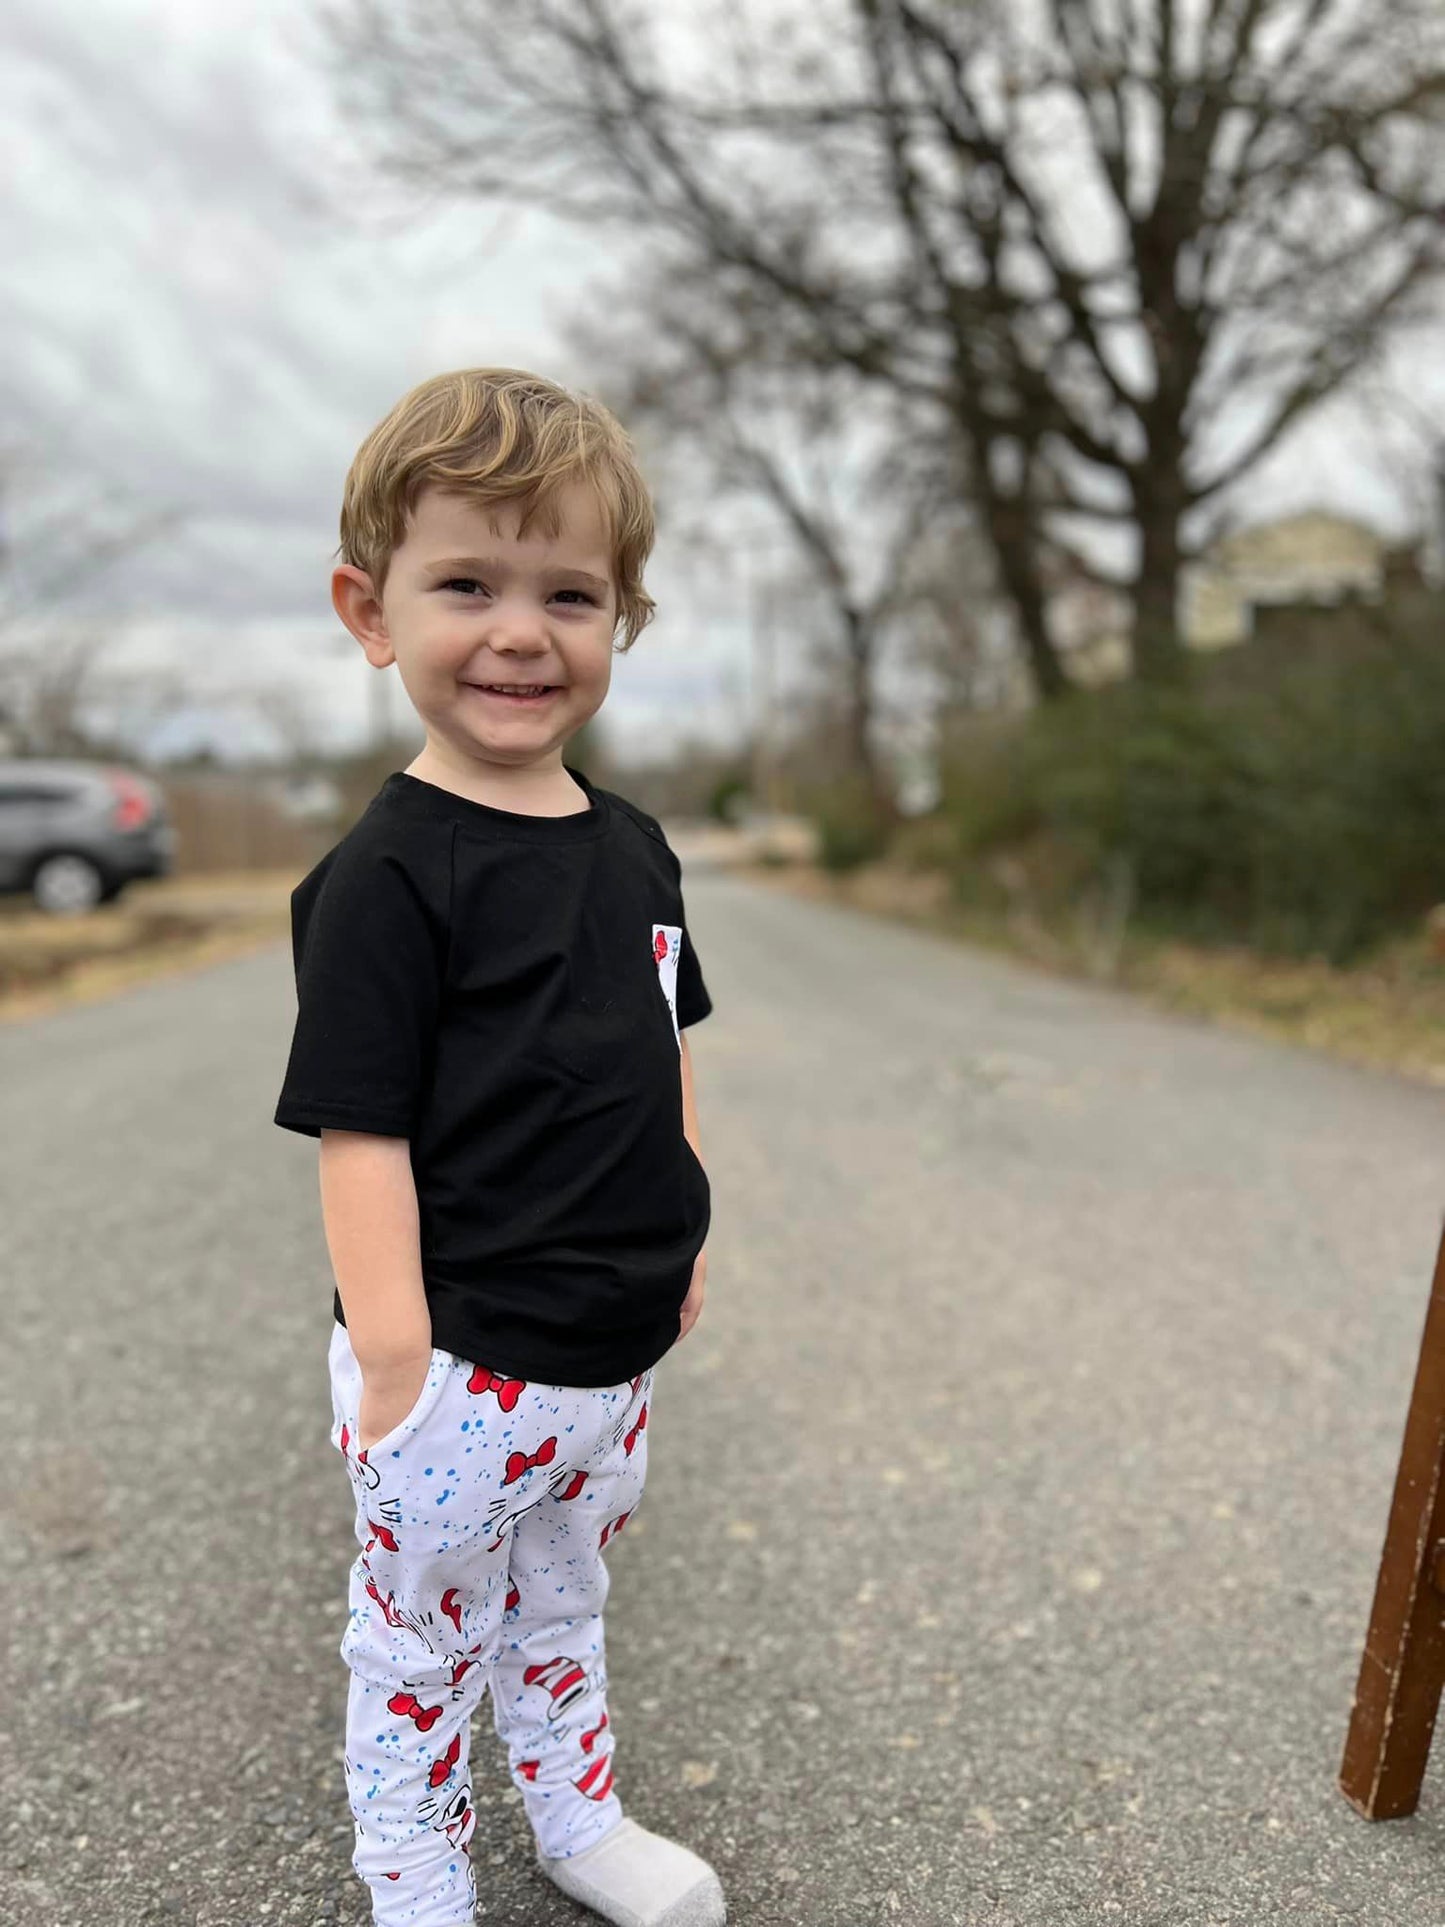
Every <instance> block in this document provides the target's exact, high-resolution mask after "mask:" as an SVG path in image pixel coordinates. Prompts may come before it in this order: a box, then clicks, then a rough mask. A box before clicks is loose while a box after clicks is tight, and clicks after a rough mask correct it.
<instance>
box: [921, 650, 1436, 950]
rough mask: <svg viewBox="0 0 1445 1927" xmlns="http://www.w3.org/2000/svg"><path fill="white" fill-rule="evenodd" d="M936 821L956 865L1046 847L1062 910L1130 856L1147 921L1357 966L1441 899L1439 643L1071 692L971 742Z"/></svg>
mask: <svg viewBox="0 0 1445 1927" xmlns="http://www.w3.org/2000/svg"><path fill="white" fill-rule="evenodd" d="M941 809H942V811H943V813H944V814H945V815H946V816H947V817H948V819H949V821H950V823H951V824H952V826H953V829H954V831H955V833H956V837H957V847H958V850H959V857H958V859H957V860H958V861H959V862H960V863H963V864H975V865H976V864H977V863H978V862H979V861H980V859H982V858H984V857H986V856H988V855H989V854H990V853H995V852H998V851H1000V850H1006V849H1010V848H1019V847H1024V848H1031V849H1032V850H1033V851H1034V852H1035V854H1036V858H1037V853H1038V852H1039V851H1040V850H1043V849H1047V850H1048V851H1050V852H1051V856H1050V858H1049V860H1048V861H1047V862H1042V863H1040V862H1039V861H1037V860H1036V861H1035V862H1034V863H1033V864H1032V865H1031V874H1036V873H1037V872H1038V871H1039V870H1040V869H1042V870H1043V871H1044V872H1052V873H1053V874H1054V875H1055V876H1058V875H1063V876H1064V877H1065V878H1066V879H1067V881H1066V882H1065V883H1064V884H1063V885H1062V886H1054V888H1055V893H1056V894H1057V891H1058V890H1059V889H1062V891H1063V893H1064V894H1065V895H1070V896H1071V895H1074V894H1076V893H1077V891H1078V890H1079V889H1080V888H1081V887H1083V886H1084V885H1087V884H1090V883H1095V884H1096V883H1097V881H1098V879H1099V878H1100V877H1101V876H1102V874H1103V873H1104V871H1105V870H1106V869H1107V868H1108V867H1110V866H1111V865H1113V866H1115V867H1117V866H1118V865H1119V864H1120V863H1121V862H1122V863H1124V864H1126V865H1127V866H1128V869H1129V871H1130V873H1131V875H1132V878H1133V888H1134V903H1135V908H1136V913H1137V914H1138V915H1139V916H1140V917H1141V918H1142V919H1144V920H1145V921H1146V922H1148V923H1150V924H1154V925H1157V926H1158V927H1161V928H1164V929H1168V930H1171V931H1174V932H1176V933H1178V934H1181V935H1187V936H1190V937H1192V938H1195V939H1200V940H1205V941H1208V940H1212V939H1220V940H1229V941H1242V942H1247V943H1249V944H1251V945H1253V946H1254V947H1255V948H1257V949H1260V950H1263V951H1274V952H1278V953H1286V954H1297V955H1299V954H1312V953H1319V954H1323V955H1324V956H1326V957H1328V958H1330V959H1331V960H1332V961H1335V962H1346V961H1348V960H1349V959H1351V958H1352V957H1355V956H1357V955H1359V954H1360V953H1361V952H1362V951H1364V950H1365V949H1367V948H1368V947H1369V946H1370V945H1372V944H1373V943H1375V942H1377V941H1379V940H1380V939H1382V938H1384V937H1387V936H1389V935H1392V934H1393V933H1394V932H1396V931H1397V930H1400V929H1402V928H1405V927H1407V926H1409V925H1410V924H1412V923H1414V922H1415V921H1416V920H1417V919H1418V918H1419V917H1420V916H1421V915H1422V914H1423V913H1424V912H1425V911H1426V910H1428V909H1429V908H1430V907H1431V906H1432V905H1433V904H1436V903H1439V902H1442V901H1445V834H1442V832H1445V638H1437V637H1436V636H1434V635H1433V634H1425V633H1421V634H1419V635H1417V636H1414V637H1411V638H1401V639H1397V640H1396V642H1395V643H1394V644H1393V645H1392V646H1391V647H1390V648H1388V649H1382V650H1380V651H1379V652H1378V653H1377V654H1375V655H1374V656H1373V657H1372V658H1370V659H1364V658H1360V659H1356V660H1352V661H1347V662H1344V663H1339V662H1335V663H1330V664H1327V665H1322V664H1311V665H1295V666H1294V667H1293V668H1292V669H1291V670H1288V671H1281V672H1280V673H1279V674H1278V675H1277V676H1275V677H1274V678H1273V681H1272V683H1270V684H1268V685H1264V684H1261V683H1260V682H1259V681H1258V680H1256V681H1255V682H1254V683H1253V684H1251V685H1249V686H1230V685H1227V684H1223V683H1221V684H1219V685H1217V686H1215V685H1210V686H1208V687H1206V688H1203V689H1198V690H1154V689H1148V688H1144V687H1140V686H1135V685H1117V686H1115V687H1112V688H1109V689H1106V690H1099V691H1082V690H1080V691H1074V692H1072V693H1071V694H1070V695H1069V696H1068V697H1067V698H1066V699H1065V700H1064V701H1063V702H1060V703H1057V704H1051V705H1048V706H1045V707H1043V708H1040V709H1038V710H1036V711H1034V712H1032V713H1031V714H1030V715H1028V716H1027V717H1024V718H1022V719H1015V720H1012V721H1010V722H1008V723H1004V724H1001V725H999V726H998V727H997V728H996V729H995V730H994V731H993V732H992V733H991V734H990V735H989V736H987V737H981V736H979V735H977V734H975V736H974V739H973V740H972V741H971V742H969V743H967V744H966V745H963V746H960V747H959V749H958V750H957V751H956V752H955V754H954V755H953V757H952V758H951V760H950V761H949V763H948V764H947V766H946V768H945V772H944V800H943V803H942V805H941ZM1050 887H1051V886H1050V885H1049V884H1048V882H1047V881H1046V882H1044V883H1043V884H1041V886H1040V891H1041V896H1042V898H1044V899H1047V898H1048V897H1049V895H1050Z"/></svg>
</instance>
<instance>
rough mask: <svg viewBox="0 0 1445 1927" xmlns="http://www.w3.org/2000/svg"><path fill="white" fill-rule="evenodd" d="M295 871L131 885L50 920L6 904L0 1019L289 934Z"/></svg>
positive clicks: (17, 902)
mask: <svg viewBox="0 0 1445 1927" xmlns="http://www.w3.org/2000/svg"><path fill="white" fill-rule="evenodd" d="M298 881H299V875H298V874H295V873H293V872H291V871H239V872H232V873H227V874H212V875H206V876H197V877H166V878H162V879H157V880H155V881H148V882H142V883H135V884H132V885H131V886H130V887H129V888H128V889H126V890H125V891H124V892H123V894H122V895H121V896H120V897H118V898H117V899H116V900H115V902H113V903H108V904H103V905H102V906H101V907H100V908H99V909H96V910H93V911H90V912H88V913H87V914H86V915H84V916H78V917H51V916H46V915H44V914H43V913H42V912H40V911H38V910H35V909H34V908H33V907H32V906H31V905H30V903H29V902H28V900H26V899H21V898H12V899H9V900H7V901H4V902H3V903H0V1023H8V1022H14V1021H17V1020H20V1019H23V1018H28V1017H34V1016H38V1015H39V1014H41V1013H42V1012H44V1011H48V1010H57V1009H63V1008H65V1007H66V1006H67V1005H69V1004H75V1003H90V1002H93V1001H94V1000H95V999H96V998H99V997H105V996H109V995H111V994H113V993H114V992H115V991H117V990H123V989H126V988H128V987H129V986H131V985H133V984H137V983H144V982H146V981H148V980H149V979H151V978H154V977H159V976H169V975H171V974H173V973H174V972H176V971H178V970H188V969H195V968H198V967H200V966H202V965H204V964H209V963H219V962H221V961H222V960H223V959H225V958H227V957H234V956H238V955H240V954H242V953H243V952H245V951H247V950H254V949H256V948H257V947H258V946H260V945H262V944H267V943H273V942H275V941H276V940H277V939H278V938H281V937H286V936H289V934H290V929H291V905H290V897H291V892H292V890H293V889H294V888H295V886H296V884H297V882H298Z"/></svg>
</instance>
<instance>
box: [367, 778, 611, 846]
mask: <svg viewBox="0 0 1445 1927" xmlns="http://www.w3.org/2000/svg"><path fill="white" fill-rule="evenodd" d="M562 767H563V769H565V770H566V772H567V774H568V775H569V776H570V777H571V778H572V779H573V781H574V782H576V783H577V784H578V785H579V786H580V787H581V789H582V790H583V792H584V793H585V794H586V796H587V798H588V801H589V807H588V808H587V809H585V810H573V811H571V812H570V813H569V814H568V815H566V816H533V815H530V814H528V812H526V811H525V810H503V809H498V808H497V807H496V805H495V804H492V803H478V802H476V801H475V799H474V798H472V797H470V796H459V795H458V794H457V792H456V791H455V790H449V789H443V788H442V786H441V784H440V783H432V782H429V781H428V780H427V779H426V777H424V776H413V775H412V773H411V771H410V770H405V769H398V770H393V771H392V772H391V774H390V775H389V776H388V777H387V779H386V781H385V783H384V784H383V785H382V794H383V795H387V796H390V797H391V798H392V799H393V800H394V801H396V802H399V803H404V804H406V805H407V806H408V807H410V808H413V809H419V810H422V811H424V812H426V813H427V814H428V815H431V816H433V817H436V818H439V819H441V820H444V821H446V822H449V823H456V824H459V825H461V826H462V827H463V828H466V829H473V830H480V831H482V832H483V833H484V834H489V835H492V836H505V837H521V838H523V839H524V840H525V841H527V842H531V843H579V842H585V841H586V840H587V839H588V838H589V837H593V836H600V835H601V833H602V831H603V830H604V829H605V828H606V827H607V799H606V797H605V796H604V795H603V794H602V792H601V791H600V790H598V789H596V788H594V786H593V785H592V783H590V782H589V781H588V779H587V778H586V777H585V776H584V775H583V773H582V771H581V770H580V769H575V768H574V767H573V766H572V764H571V763H563V765H562Z"/></svg>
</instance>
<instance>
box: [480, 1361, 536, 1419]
mask: <svg viewBox="0 0 1445 1927" xmlns="http://www.w3.org/2000/svg"><path fill="white" fill-rule="evenodd" d="M526 1389H527V1381H526V1379H525V1378H503V1377H502V1374H501V1373H500V1372H490V1371H488V1370H487V1368H486V1366H485V1365H478V1367H477V1369H476V1370H475V1371H474V1372H473V1373H472V1375H471V1377H470V1378H469V1379H468V1380H467V1390H468V1391H469V1392H473V1393H475V1394H476V1396H477V1397H478V1398H480V1397H481V1396H482V1394H483V1393H485V1392H495V1393H496V1395H497V1403H498V1405H500V1406H501V1408H502V1410H503V1411H504V1412H511V1411H514V1410H515V1409H516V1404H517V1400H518V1399H519V1398H520V1397H521V1396H522V1394H523V1392H525V1391H526Z"/></svg>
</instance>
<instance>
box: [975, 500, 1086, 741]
mask: <svg viewBox="0 0 1445 1927" xmlns="http://www.w3.org/2000/svg"><path fill="white" fill-rule="evenodd" d="M986 512H987V519H988V527H989V534H990V536H991V538H992V540H993V545H994V552H995V554H996V556H997V557H998V570H999V576H1000V578H1001V579H1002V582H1003V587H1004V592H1005V594H1006V595H1007V596H1008V598H1009V600H1010V602H1012V604H1013V606H1014V613H1015V615H1016V616H1017V618H1018V625H1019V635H1020V637H1021V638H1022V641H1023V645H1024V653H1025V655H1026V656H1027V658H1028V665H1029V673H1030V675H1031V676H1032V678H1033V685H1034V693H1035V694H1036V695H1037V697H1038V699H1039V701H1040V702H1045V703H1048V702H1057V701H1058V700H1059V698H1060V697H1062V696H1066V695H1067V694H1068V692H1069V689H1070V687H1071V685H1070V682H1069V679H1068V677H1067V676H1066V675H1065V674H1064V666H1063V664H1062V663H1061V662H1060V660H1059V652H1058V650H1057V649H1055V647H1054V644H1053V638H1052V637H1051V636H1050V634H1049V621H1048V609H1047V606H1046V604H1045V601H1044V586H1043V583H1042V581H1041V580H1040V579H1039V568H1038V556H1037V551H1036V550H1035V548H1034V545H1033V543H1032V542H1031V541H1030V540H1029V539H1028V537H1027V535H1025V534H1024V532H1023V531H1022V529H1021V528H1020V526H1019V514H1018V511H1017V509H1016V508H1015V507H1014V506H1013V505H1012V504H1011V503H1007V502H1003V501H1000V500H998V498H996V497H994V496H990V497H989V500H988V503H987V509H986Z"/></svg>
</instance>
